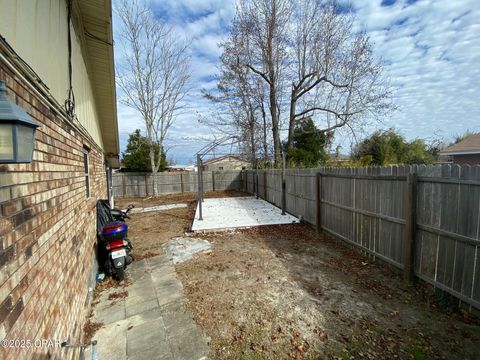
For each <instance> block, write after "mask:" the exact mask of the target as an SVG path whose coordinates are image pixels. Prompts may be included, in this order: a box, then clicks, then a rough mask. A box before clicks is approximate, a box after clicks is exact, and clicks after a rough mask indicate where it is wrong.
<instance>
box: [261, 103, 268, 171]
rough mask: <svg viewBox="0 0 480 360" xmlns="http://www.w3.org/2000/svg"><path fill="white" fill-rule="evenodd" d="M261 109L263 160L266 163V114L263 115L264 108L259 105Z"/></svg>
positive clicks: (262, 105)
mask: <svg viewBox="0 0 480 360" xmlns="http://www.w3.org/2000/svg"><path fill="white" fill-rule="evenodd" d="M261 109H262V119H263V160H264V161H265V163H267V161H268V144H267V114H266V113H265V107H264V104H263V100H262V104H261Z"/></svg>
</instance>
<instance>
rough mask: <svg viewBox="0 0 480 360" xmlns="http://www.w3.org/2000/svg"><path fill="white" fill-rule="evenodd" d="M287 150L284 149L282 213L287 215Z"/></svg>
mask: <svg viewBox="0 0 480 360" xmlns="http://www.w3.org/2000/svg"><path fill="white" fill-rule="evenodd" d="M285 167H286V161H285V152H283V151H282V215H285V214H286V212H285V210H286V209H287V193H286V192H287V187H286V184H285Z"/></svg>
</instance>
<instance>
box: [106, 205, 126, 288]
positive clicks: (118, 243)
mask: <svg viewBox="0 0 480 360" xmlns="http://www.w3.org/2000/svg"><path fill="white" fill-rule="evenodd" d="M107 206H108V204H107ZM107 206H106V204H105V203H103V208H104V212H105V210H108V212H109V214H107V215H110V216H107V217H105V218H106V221H108V222H106V223H105V224H103V226H102V230H101V232H100V236H99V238H100V242H99V246H100V247H101V249H100V250H101V253H103V255H104V256H103V261H104V264H103V265H104V270H105V272H106V274H107V275H111V276H113V275H115V276H116V278H117V279H118V280H120V281H122V280H123V279H124V278H125V270H126V268H127V265H130V264H131V263H132V261H133V257H132V255H131V251H132V248H133V247H132V243H131V242H130V240H129V239H128V237H127V236H128V225H127V224H126V223H125V220H126V219H130V217H129V216H128V213H129V212H130V210H132V209H133V208H134V206H133V205H128V207H127V209H126V210H119V209H110V207H109V206H108V209H106V207H107ZM111 220H113V221H111Z"/></svg>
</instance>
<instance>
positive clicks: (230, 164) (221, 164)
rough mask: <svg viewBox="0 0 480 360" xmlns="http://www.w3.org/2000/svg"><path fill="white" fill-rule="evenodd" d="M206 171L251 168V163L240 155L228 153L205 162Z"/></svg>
mask: <svg viewBox="0 0 480 360" xmlns="http://www.w3.org/2000/svg"><path fill="white" fill-rule="evenodd" d="M203 165H204V168H203V169H204V171H222V170H242V169H247V168H251V163H250V162H249V161H247V160H244V159H242V158H240V157H238V156H233V155H226V156H220V157H217V158H214V159H210V160H207V161H204V162H203Z"/></svg>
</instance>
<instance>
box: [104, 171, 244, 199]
mask: <svg viewBox="0 0 480 360" xmlns="http://www.w3.org/2000/svg"><path fill="white" fill-rule="evenodd" d="M152 176H153V175H152V174H151V173H115V174H113V176H112V191H113V196H116V197H124V196H151V195H153V177H152ZM155 176H156V177H157V190H158V194H180V193H187V192H196V191H197V184H198V178H197V176H198V175H197V173H196V172H177V173H158V174H156V175H155ZM203 186H204V190H205V191H222V190H241V189H242V172H241V171H240V170H232V171H204V172H203Z"/></svg>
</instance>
